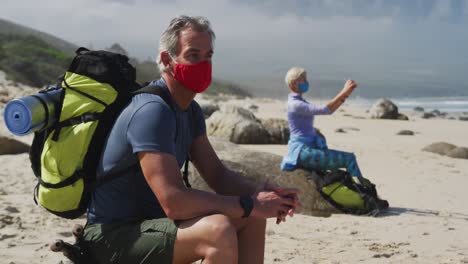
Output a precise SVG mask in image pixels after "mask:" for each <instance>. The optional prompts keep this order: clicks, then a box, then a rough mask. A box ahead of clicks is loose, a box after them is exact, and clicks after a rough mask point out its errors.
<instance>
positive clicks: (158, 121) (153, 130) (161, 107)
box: [127, 101, 176, 156]
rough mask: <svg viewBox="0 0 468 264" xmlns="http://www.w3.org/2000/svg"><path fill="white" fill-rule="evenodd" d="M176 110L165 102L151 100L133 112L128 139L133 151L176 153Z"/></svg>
mask: <svg viewBox="0 0 468 264" xmlns="http://www.w3.org/2000/svg"><path fill="white" fill-rule="evenodd" d="M174 115H175V114H174V112H173V111H172V110H171V109H170V108H169V106H168V105H166V104H165V103H163V102H159V101H149V102H146V103H144V104H143V105H142V106H140V107H139V108H138V109H137V110H136V111H135V112H134V114H133V116H132V118H131V120H130V123H129V126H128V129H127V140H128V142H129V144H130V145H131V148H132V151H133V153H137V152H142V151H151V152H164V153H168V154H171V155H174V156H175V155H176V154H175V153H176V152H175V129H176V121H175V117H174Z"/></svg>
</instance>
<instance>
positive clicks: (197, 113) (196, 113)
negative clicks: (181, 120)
mask: <svg viewBox="0 0 468 264" xmlns="http://www.w3.org/2000/svg"><path fill="white" fill-rule="evenodd" d="M192 111H193V118H194V120H193V121H194V123H195V131H194V134H193V139H196V138H198V137H199V136H201V135H203V134H205V133H206V123H205V115H204V114H203V110H202V109H201V107H200V105H199V104H198V103H197V102H195V101H193V103H192Z"/></svg>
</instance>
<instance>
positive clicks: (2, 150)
mask: <svg viewBox="0 0 468 264" xmlns="http://www.w3.org/2000/svg"><path fill="white" fill-rule="evenodd" d="M29 148H30V147H29V145H27V144H26V143H23V142H21V141H18V140H16V139H13V138H10V137H6V136H2V135H0V155H9V154H21V153H27V152H29Z"/></svg>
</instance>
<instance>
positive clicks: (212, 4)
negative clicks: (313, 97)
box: [0, 0, 468, 90]
mask: <svg viewBox="0 0 468 264" xmlns="http://www.w3.org/2000/svg"><path fill="white" fill-rule="evenodd" d="M467 6H468V4H467V3H466V2H465V1H463V0H450V1H449V0H413V1H407V0H394V1H386V0H353V1H342V0H315V1H311V0H291V1H284V0H197V1H188V0H159V1H156V0H68V1H63V0H60V1H59V0H41V1H33V0H29V1H27V0H2V7H1V9H0V17H2V18H6V19H9V20H11V21H13V22H17V23H20V24H23V25H27V26H30V27H33V28H36V29H39V30H41V31H44V32H48V33H51V34H54V35H56V36H58V37H61V38H63V39H66V40H68V41H71V42H73V43H75V44H77V45H89V44H92V45H93V47H94V48H104V47H108V46H110V45H112V44H113V43H114V42H118V43H120V44H121V45H122V46H123V47H125V48H126V49H127V50H128V51H129V53H130V54H131V55H133V56H137V57H139V58H141V59H144V58H147V57H151V58H155V57H156V50H157V44H158V40H159V36H160V34H161V33H162V31H163V30H164V28H165V27H166V26H167V25H168V24H169V21H170V19H171V18H173V17H175V16H177V15H180V14H189V15H203V16H206V17H208V18H209V19H210V21H211V22H212V25H213V28H214V30H215V32H216V34H217V40H216V46H215V47H216V50H215V69H214V71H215V75H216V76H219V77H221V78H226V79H235V80H245V82H246V83H248V84H249V85H252V86H255V87H258V88H259V89H260V88H263V89H266V88H265V87H270V86H274V85H276V86H277V87H273V88H271V89H277V90H278V89H281V85H282V81H281V79H282V78H283V75H284V72H285V71H286V70H287V69H288V68H289V67H291V66H293V65H301V66H304V67H306V68H307V69H309V70H310V72H311V76H314V78H317V79H320V80H335V81H336V80H339V81H340V82H341V80H342V79H343V78H347V77H353V78H359V79H360V80H362V81H364V82H366V80H368V81H369V82H371V81H372V82H378V80H388V82H392V83H393V82H401V83H402V85H404V83H405V80H412V81H413V80H414V79H415V76H416V77H417V76H421V75H424V76H425V78H429V79H431V78H432V79H431V80H438V81H439V80H443V81H442V82H444V83H445V84H446V86H455V85H459V86H460V85H465V84H464V83H468V77H466V76H465V75H466V74H465V73H463V72H466V69H467V67H468V66H467V63H468V51H467V49H466V47H464V44H463V43H468V34H467V31H466V28H468V21H467V17H468V16H467V14H468V7H467ZM389 73H391V74H389ZM423 73H424V74H423ZM426 73H431V74H426ZM416 79H417V78H416ZM384 82H385V81H384ZM421 86H423V82H421ZM465 86H466V85H465ZM467 90H468V89H467Z"/></svg>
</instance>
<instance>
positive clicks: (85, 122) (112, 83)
mask: <svg viewBox="0 0 468 264" xmlns="http://www.w3.org/2000/svg"><path fill="white" fill-rule="evenodd" d="M135 77H136V72H135V68H134V67H133V66H132V65H131V64H129V63H128V58H127V57H126V56H124V55H121V54H116V53H112V52H107V51H89V50H88V49H85V48H79V49H78V50H77V51H76V56H75V58H74V59H73V61H72V63H71V64H70V66H69V68H68V70H67V71H66V73H65V75H64V77H63V79H62V80H61V82H60V83H58V84H56V85H55V86H52V87H50V88H49V90H57V89H58V90H59V91H61V94H60V99H59V100H58V102H56V105H55V109H56V113H55V116H56V117H58V118H56V121H55V123H53V124H52V125H51V126H49V128H46V129H44V130H40V131H37V132H35V134H34V139H33V144H32V146H31V150H30V155H29V157H30V160H31V167H32V169H33V172H34V174H35V175H36V177H37V179H38V183H37V185H36V188H35V190H34V200H35V202H36V204H37V203H39V204H40V205H41V206H42V207H44V208H45V209H47V210H48V211H49V212H51V213H53V214H55V215H57V216H60V217H64V218H69V219H74V218H77V217H79V216H81V215H82V214H83V213H85V212H86V210H87V207H88V204H89V201H90V197H91V193H92V192H93V191H94V189H95V188H96V187H97V186H99V185H100V184H103V183H104V182H107V181H109V180H112V179H114V178H115V177H117V176H118V174H117V173H116V172H111V173H110V174H108V175H105V176H104V177H103V178H100V179H99V180H98V179H97V178H96V168H97V165H98V162H99V159H100V157H101V154H102V150H103V148H104V143H105V141H106V138H107V136H108V134H109V132H110V130H111V128H112V126H113V125H114V122H115V120H116V119H117V117H118V115H119V114H120V112H121V111H122V110H123V109H124V108H125V106H127V105H128V104H129V103H130V101H131V98H132V96H133V95H135V94H138V93H152V94H156V95H159V96H160V97H161V98H162V99H163V100H164V101H165V102H166V103H168V105H169V106H171V104H170V103H169V100H170V95H168V93H167V92H165V91H164V90H163V89H161V87H158V86H147V87H144V88H142V89H140V85H138V84H137V83H136V81H135V79H136V78H135ZM43 92H44V91H43ZM45 92H47V91H45ZM187 165H188V162H187V161H186V164H185V170H184V180H186V185H187V183H188V180H187V174H188V172H187ZM135 166H138V164H135ZM135 166H132V167H131V168H135ZM131 168H129V169H131ZM121 172H122V171H120V173H121Z"/></svg>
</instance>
